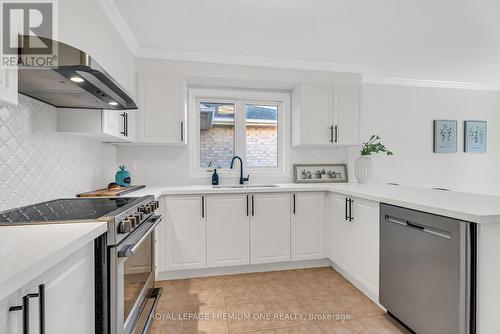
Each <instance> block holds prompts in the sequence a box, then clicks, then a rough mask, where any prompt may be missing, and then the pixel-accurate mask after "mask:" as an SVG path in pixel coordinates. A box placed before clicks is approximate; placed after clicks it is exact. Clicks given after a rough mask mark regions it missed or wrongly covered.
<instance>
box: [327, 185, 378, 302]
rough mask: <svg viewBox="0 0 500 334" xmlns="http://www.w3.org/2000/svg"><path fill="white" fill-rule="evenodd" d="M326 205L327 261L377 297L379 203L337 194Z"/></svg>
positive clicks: (330, 196) (331, 196) (331, 195)
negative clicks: (328, 244)
mask: <svg viewBox="0 0 500 334" xmlns="http://www.w3.org/2000/svg"><path fill="white" fill-rule="evenodd" d="M349 199H350V200H351V203H349ZM327 203H328V206H329V208H328V216H329V217H328V224H329V226H328V229H327V230H328V234H329V236H330V240H329V242H330V247H329V258H330V260H331V261H332V262H334V263H335V264H336V265H337V266H339V267H340V268H341V269H342V270H343V271H345V272H346V273H347V274H349V275H350V276H351V277H352V278H354V279H355V280H356V281H357V282H358V283H359V284H361V285H362V287H363V288H364V289H365V290H366V291H368V292H370V294H371V296H372V297H373V296H378V290H379V286H378V285H379V284H378V282H379V231H380V226H379V212H380V208H379V203H376V202H371V201H367V200H363V199H359V198H352V197H346V196H345V195H340V194H329V195H328V199H327Z"/></svg>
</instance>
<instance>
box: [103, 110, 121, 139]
mask: <svg viewBox="0 0 500 334" xmlns="http://www.w3.org/2000/svg"><path fill="white" fill-rule="evenodd" d="M125 114H126V113H125V112H124V111H119V110H103V111H102V132H103V133H104V134H106V135H109V136H113V137H116V138H123V137H125V136H124V133H125V116H124V115H125Z"/></svg>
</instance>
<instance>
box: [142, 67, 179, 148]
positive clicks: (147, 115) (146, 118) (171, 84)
mask: <svg viewBox="0 0 500 334" xmlns="http://www.w3.org/2000/svg"><path fill="white" fill-rule="evenodd" d="M186 101H187V88H186V80H185V78H182V77H173V76H167V75H162V74H151V73H142V74H140V75H139V108H140V111H139V114H138V142H139V143H146V144H170V145H185V144H186V137H187V136H186V128H187V127H186V116H187V102H186Z"/></svg>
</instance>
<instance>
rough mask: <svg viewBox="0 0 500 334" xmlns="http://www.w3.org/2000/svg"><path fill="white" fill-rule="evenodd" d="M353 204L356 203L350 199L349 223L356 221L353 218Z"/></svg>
mask: <svg viewBox="0 0 500 334" xmlns="http://www.w3.org/2000/svg"><path fill="white" fill-rule="evenodd" d="M352 203H354V201H353V200H352V198H349V221H350V222H352V220H353V219H354V218H353V217H352Z"/></svg>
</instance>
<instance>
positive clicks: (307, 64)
mask: <svg viewBox="0 0 500 334" xmlns="http://www.w3.org/2000/svg"><path fill="white" fill-rule="evenodd" d="M136 56H137V57H139V58H152V59H166V60H178V61H191V62H203V63H215V64H226V65H246V66H260V67H273V68H286V69H299V70H309V71H326V72H346V73H360V74H361V73H365V72H366V71H367V70H368V68H369V67H368V66H365V65H358V64H343V63H332V62H321V61H313V60H300V59H286V58H268V57H255V56H243V55H233V54H224V53H211V52H196V51H178V50H166V49H165V50H163V49H154V48H141V49H139V51H138V52H137V54H136Z"/></svg>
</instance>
